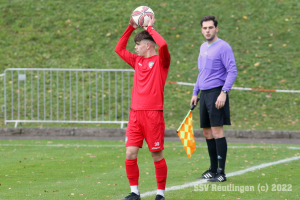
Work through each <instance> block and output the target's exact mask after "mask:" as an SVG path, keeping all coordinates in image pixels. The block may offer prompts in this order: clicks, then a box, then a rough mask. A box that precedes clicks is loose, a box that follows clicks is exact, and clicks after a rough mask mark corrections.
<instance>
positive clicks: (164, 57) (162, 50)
mask: <svg viewBox="0 0 300 200" xmlns="http://www.w3.org/2000/svg"><path fill="white" fill-rule="evenodd" d="M154 22H155V18H154V17H153V18H150V20H149V23H148V26H144V27H143V28H144V29H145V30H147V31H148V32H149V34H150V35H151V36H152V37H153V39H154V41H155V43H156V44H157V45H158V47H159V49H158V54H159V60H160V61H161V63H162V65H163V67H169V66H170V61H171V56H170V53H169V49H168V45H167V42H166V41H165V40H164V38H163V37H162V36H161V35H160V34H159V33H158V32H157V31H156V30H155V29H154V28H153V26H154Z"/></svg>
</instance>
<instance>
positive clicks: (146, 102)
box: [115, 18, 171, 200]
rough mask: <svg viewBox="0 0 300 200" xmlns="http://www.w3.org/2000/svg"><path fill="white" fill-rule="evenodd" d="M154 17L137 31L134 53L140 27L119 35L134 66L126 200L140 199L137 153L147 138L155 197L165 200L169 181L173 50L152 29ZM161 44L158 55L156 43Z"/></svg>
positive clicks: (126, 58)
mask: <svg viewBox="0 0 300 200" xmlns="http://www.w3.org/2000/svg"><path fill="white" fill-rule="evenodd" d="M154 21H155V19H154V18H153V19H150V20H149V24H148V26H147V27H143V28H144V29H145V30H144V31H142V32H140V33H138V34H137V35H136V36H135V38H134V41H135V43H136V45H135V51H136V53H137V55H136V54H133V53H131V52H129V51H128V50H126V46H127V42H128V39H129V37H130V35H131V34H132V32H133V31H134V30H135V29H136V28H138V26H137V25H136V24H135V23H134V22H133V21H132V20H130V23H129V25H128V27H127V29H126V30H125V32H124V33H123V35H122V37H121V38H120V40H119V42H118V44H117V46H116V48H115V51H116V53H117V54H118V55H119V56H120V57H121V58H122V59H123V60H124V61H125V62H127V63H128V64H129V65H130V66H131V67H133V69H135V73H134V79H133V88H132V101H131V111H130V115H129V122H128V127H127V131H126V160H125V166H126V173H127V177H128V180H129V184H130V188H131V193H130V195H129V196H127V197H125V198H124V199H123V200H139V199H140V194H139V190H138V180H139V168H138V164H137V155H138V152H139V148H142V146H143V140H144V139H145V140H146V142H147V144H148V148H149V151H150V152H151V156H152V157H153V161H154V166H155V174H156V180H157V195H156V198H155V200H164V199H165V198H164V191H165V186H166V180H167V164H166V161H165V159H164V157H163V149H164V136H165V122H164V117H163V103H164V86H165V82H166V79H167V75H168V71H169V66H170V60H171V57H170V53H169V50H168V46H167V43H166V41H165V40H164V39H163V37H162V36H161V35H160V34H159V33H158V32H156V30H155V29H154V28H153V25H154ZM156 45H158V47H159V49H158V53H159V55H157V54H156V51H155V46H156Z"/></svg>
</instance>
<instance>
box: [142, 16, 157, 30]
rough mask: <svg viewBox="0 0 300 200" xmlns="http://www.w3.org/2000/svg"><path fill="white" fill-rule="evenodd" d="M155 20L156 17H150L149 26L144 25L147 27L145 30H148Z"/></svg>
mask: <svg viewBox="0 0 300 200" xmlns="http://www.w3.org/2000/svg"><path fill="white" fill-rule="evenodd" d="M154 22H155V19H154V17H153V18H152V17H150V19H149V22H148V25H147V26H143V28H144V29H145V30H147V28H148V26H152V27H153V26H154Z"/></svg>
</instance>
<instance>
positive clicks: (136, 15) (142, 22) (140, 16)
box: [130, 6, 154, 27]
mask: <svg viewBox="0 0 300 200" xmlns="http://www.w3.org/2000/svg"><path fill="white" fill-rule="evenodd" d="M153 17H154V12H153V10H152V9H151V8H149V7H148V6H139V7H137V8H136V9H134V11H133V13H132V14H131V18H130V21H131V22H134V23H135V24H136V25H137V26H139V27H143V26H147V25H148V23H149V19H150V18H153Z"/></svg>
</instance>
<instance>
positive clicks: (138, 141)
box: [125, 110, 165, 152]
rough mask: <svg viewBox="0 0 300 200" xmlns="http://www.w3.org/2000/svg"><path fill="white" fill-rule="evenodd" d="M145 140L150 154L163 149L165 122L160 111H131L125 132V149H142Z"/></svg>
mask: <svg viewBox="0 0 300 200" xmlns="http://www.w3.org/2000/svg"><path fill="white" fill-rule="evenodd" d="M144 139H145V140H146V142H147V144H148V148H149V151H150V152H156V151H161V150H163V149H164V139H165V120H164V115H163V111H162V110H131V111H130V114H129V122H128V127H127V130H126V140H125V142H126V144H125V145H126V147H128V146H134V147H140V148H142V147H143V140H144Z"/></svg>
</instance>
